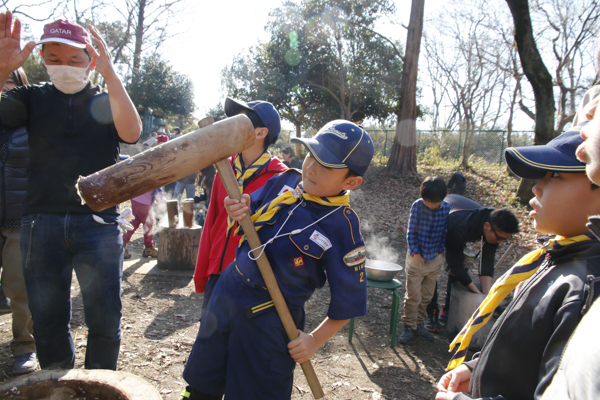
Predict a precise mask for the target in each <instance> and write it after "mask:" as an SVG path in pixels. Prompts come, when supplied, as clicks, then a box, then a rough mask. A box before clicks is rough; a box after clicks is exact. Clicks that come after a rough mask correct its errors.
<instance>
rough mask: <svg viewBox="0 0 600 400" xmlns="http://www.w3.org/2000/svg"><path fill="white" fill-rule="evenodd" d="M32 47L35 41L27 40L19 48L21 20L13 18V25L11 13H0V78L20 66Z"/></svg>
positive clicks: (6, 76)
mask: <svg viewBox="0 0 600 400" xmlns="http://www.w3.org/2000/svg"><path fill="white" fill-rule="evenodd" d="M34 47H35V42H29V43H27V44H26V45H25V47H23V49H22V50H21V21H19V20H18V19H15V25H14V27H13V26H12V13H11V12H10V11H7V12H6V13H0V79H6V78H8V75H10V73H11V72H13V71H14V70H16V69H18V68H19V67H20V66H22V65H23V63H24V62H25V60H27V57H29V54H31V52H32V51H33V48H34Z"/></svg>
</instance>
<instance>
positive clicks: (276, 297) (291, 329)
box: [200, 120, 325, 399]
mask: <svg viewBox="0 0 600 400" xmlns="http://www.w3.org/2000/svg"><path fill="white" fill-rule="evenodd" d="M200 122H205V121H204V120H203V121H200ZM206 122H209V121H206ZM215 167H216V168H217V171H218V172H219V177H220V178H221V182H223V186H225V190H226V191H227V194H228V195H229V197H230V198H232V199H236V200H240V199H241V198H242V193H241V192H240V188H239V186H238V183H237V180H236V179H235V175H234V174H233V170H232V169H231V164H230V163H229V161H228V160H227V159H223V160H221V161H218V162H217V163H215ZM239 224H240V225H241V226H242V229H244V233H245V234H246V240H248V243H249V244H250V247H251V248H253V249H256V248H259V247H260V246H261V245H262V244H261V242H260V238H259V237H258V233H256V229H255V228H254V223H253V222H252V219H251V218H250V212H247V213H246V216H245V217H244V219H242V220H241V221H239ZM260 253H261V251H260V250H254V252H253V254H254V257H258V259H257V260H256V263H257V264H258V269H259V270H260V273H261V275H262V277H263V279H264V281H265V284H266V285H267V289H268V290H269V295H270V296H271V299H272V300H273V303H274V304H275V309H276V310H277V314H279V318H280V319H281V323H282V324H283V328H284V329H285V332H286V333H287V335H288V338H289V339H290V341H292V340H294V339H296V338H297V337H298V335H299V334H298V329H297V328H296V324H295V323H294V320H293V319H292V315H291V314H290V310H289V309H288V306H287V304H286V302H285V299H284V297H283V294H282V293H281V289H280V288H279V284H278V283H277V279H275V274H274V273H273V269H272V268H271V264H270V263H269V260H268V259H267V256H266V255H265V253H264V252H262V254H260ZM259 254H260V257H259ZM300 366H301V367H302V371H303V372H304V375H305V376H306V380H307V381H308V385H309V386H310V390H311V391H312V394H313V396H314V397H315V399H321V398H323V396H325V393H324V392H323V388H321V384H320V383H319V378H318V377H317V374H316V373H315V370H314V368H313V366H312V364H311V362H310V360H309V361H305V362H303V363H301V364H300Z"/></svg>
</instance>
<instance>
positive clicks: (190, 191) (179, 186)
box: [173, 181, 196, 200]
mask: <svg viewBox="0 0 600 400" xmlns="http://www.w3.org/2000/svg"><path fill="white" fill-rule="evenodd" d="M184 188H185V194H186V196H187V197H186V198H188V199H190V198H192V197H194V196H195V195H196V185H194V184H193V183H181V182H179V181H177V182H176V183H175V190H174V191H173V199H177V200H179V196H181V194H182V193H183V189H184Z"/></svg>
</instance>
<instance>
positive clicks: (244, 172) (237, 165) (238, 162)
mask: <svg viewBox="0 0 600 400" xmlns="http://www.w3.org/2000/svg"><path fill="white" fill-rule="evenodd" d="M270 161H271V153H269V152H268V151H265V152H264V153H263V154H262V155H261V156H260V157H258V159H257V160H256V161H254V162H253V163H252V164H250V166H248V168H246V169H244V166H243V160H242V157H241V156H240V155H239V154H236V155H235V157H234V158H233V170H234V172H235V179H237V183H238V186H239V188H240V193H241V194H244V184H245V183H246V181H250V180H252V179H254V177H255V176H256V175H258V174H259V173H260V172H262V170H263V169H265V168H266V167H267V166H268V165H269V162H270ZM234 224H235V221H234V220H232V219H231V218H230V217H229V216H227V230H226V231H225V235H226V236H229V231H230V230H231V228H232V227H233V225H234Z"/></svg>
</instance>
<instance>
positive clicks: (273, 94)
mask: <svg viewBox="0 0 600 400" xmlns="http://www.w3.org/2000/svg"><path fill="white" fill-rule="evenodd" d="M389 4H390V3H389V2H388V1H387V0H385V1H382V2H372V3H368V2H364V1H359V0H335V1H331V0H328V1H324V0H305V1H303V2H301V3H300V4H296V3H292V2H284V3H283V5H282V6H281V7H279V8H277V9H275V10H273V11H272V12H271V14H270V17H269V21H268V23H267V28H266V29H267V30H268V32H269V33H270V35H271V37H270V39H269V41H268V42H267V43H264V44H260V45H258V46H255V47H253V48H252V49H250V50H249V51H248V52H247V53H244V54H240V55H238V57H237V58H236V59H235V60H234V62H233V64H232V65H231V67H227V68H225V69H224V70H223V72H222V82H223V85H224V86H225V88H226V90H227V93H228V95H230V96H233V97H239V98H241V99H252V98H260V99H265V100H268V101H270V102H272V103H273V104H274V105H275V107H276V108H277V109H278V110H279V111H280V113H281V115H282V117H283V118H285V119H287V120H289V121H290V122H292V123H293V124H294V125H296V126H304V127H313V128H316V129H318V128H320V127H321V126H322V125H324V124H325V123H327V122H329V121H330V120H332V119H338V118H346V119H352V120H355V121H357V120H362V119H364V118H367V117H372V118H376V119H379V120H382V121H383V120H385V119H387V118H388V117H389V116H390V115H394V114H395V111H396V110H397V106H398V104H397V103H398V102H397V96H398V95H399V90H398V86H399V82H400V76H401V72H402V62H401V60H400V58H399V57H398V56H397V54H395V53H394V50H393V49H392V47H391V46H390V45H389V43H388V42H387V41H385V40H384V39H382V38H381V37H379V36H378V35H376V34H374V33H373V29H374V24H375V22H376V21H377V20H379V19H381V18H383V17H384V16H386V15H389V14H391V13H392V12H393V7H392V6H391V5H389ZM397 47H398V46H397Z"/></svg>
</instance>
